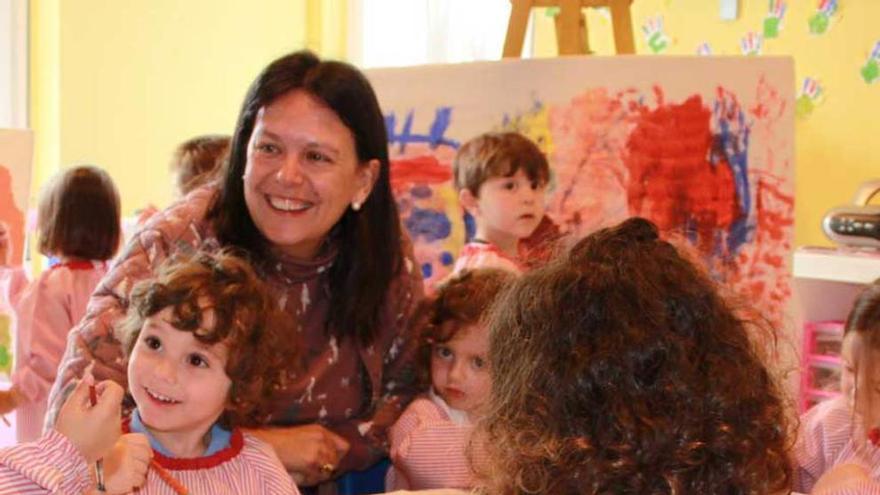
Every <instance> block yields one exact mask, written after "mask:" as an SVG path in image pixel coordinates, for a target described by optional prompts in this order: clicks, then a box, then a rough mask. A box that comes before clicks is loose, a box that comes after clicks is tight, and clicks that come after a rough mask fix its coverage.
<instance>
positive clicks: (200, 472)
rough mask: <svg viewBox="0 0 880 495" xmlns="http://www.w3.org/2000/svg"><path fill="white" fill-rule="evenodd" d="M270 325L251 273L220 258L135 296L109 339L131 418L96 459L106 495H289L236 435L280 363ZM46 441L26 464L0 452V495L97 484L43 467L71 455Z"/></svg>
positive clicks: (61, 439) (281, 345)
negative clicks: (113, 340)
mask: <svg viewBox="0 0 880 495" xmlns="http://www.w3.org/2000/svg"><path fill="white" fill-rule="evenodd" d="M277 314H278V312H277V309H276V305H275V303H274V302H273V299H272V297H271V296H270V294H269V292H268V291H267V288H266V287H265V285H264V284H262V283H261V282H260V281H259V279H258V278H257V276H256V275H255V274H254V272H253V270H252V269H251V267H250V264H249V263H248V262H247V261H245V260H243V259H240V258H238V257H236V256H234V255H232V254H231V253H230V252H227V251H220V252H215V253H213V254H208V253H204V252H197V253H195V254H191V255H181V256H178V257H173V258H170V259H169V260H168V261H167V262H166V263H164V264H163V265H162V267H161V268H160V270H159V272H158V274H157V276H156V278H154V279H149V280H145V281H143V282H140V283H138V284H137V285H135V287H134V288H133V289H132V292H131V302H130V305H129V310H128V313H127V315H126V317H125V319H124V320H123V321H122V323H121V325H120V326H119V327H118V328H117V333H118V336H119V338H120V340H121V341H122V343H123V346H124V349H125V351H126V355H127V357H128V387H129V395H130V396H131V398H133V399H134V402H135V404H136V406H137V407H136V408H135V409H134V410H133V411H132V412H131V414H130V416H128V417H126V418H125V419H124V420H123V421H122V430H123V432H124V433H125V434H123V435H122V436H121V437H119V439H118V440H117V441H116V443H115V445H114V446H113V447H112V448H111V449H110V450H109V452H107V453H105V454H104V456H103V466H104V475H105V476H104V480H105V485H106V491H107V492H108V493H130V492H131V491H133V490H136V491H137V493H139V494H142V495H150V494H168V495H175V494H178V493H182V491H181V490H183V489H185V490H186V491H187V492H188V493H194V494H203V493H204V494H207V493H210V494H212V495H224V494H228V495H233V494H236V495H238V494H245V493H255V494H256V493H260V494H298V493H299V491H298V490H297V488H296V486H295V485H294V483H293V481H292V479H291V477H290V475H288V474H287V472H286V471H285V469H284V467H283V466H282V465H281V461H280V460H279V459H278V457H277V456H276V455H275V453H274V451H273V450H272V447H271V446H270V445H268V444H266V443H264V442H262V441H261V440H258V439H257V438H256V437H253V436H251V435H250V434H248V433H244V432H242V430H241V429H239V428H238V426H247V425H257V424H260V422H261V421H262V420H264V419H265V415H266V414H267V413H268V410H269V408H270V403H271V400H270V399H271V397H272V395H273V393H274V390H275V388H276V387H277V386H278V380H279V379H280V374H279V370H281V369H283V367H282V366H281V363H282V362H283V361H284V359H285V357H286V356H290V352H289V349H288V348H287V346H288V344H286V342H285V339H284V338H283V335H282V333H281V332H280V331H276V330H273V329H274V328H279V327H278V325H272V324H270V322H271V321H272V319H273V318H276V317H277ZM86 376H87V377H90V376H91V375H90V373H87V375H86ZM65 407H67V406H65ZM60 424H61V423H60V420H59V425H60ZM59 428H60V426H59ZM117 430H118V428H117ZM59 431H62V430H59ZM57 433H58V432H55V431H50V432H49V433H47V435H45V436H44V437H43V438H41V439H40V442H38V443H37V444H28V445H21V446H18V447H19V448H20V449H28V450H27V452H30V453H31V454H33V457H32V458H31V460H30V461H25V460H22V459H24V457H23V456H22V455H21V452H17V451H14V450H13V451H12V452H0V464H2V465H3V467H2V468H0V485H2V484H3V483H4V482H9V483H13V482H14V483H15V484H16V486H18V487H20V488H22V489H25V488H27V490H28V491H27V493H55V492H57V491H58V490H59V489H60V487H65V489H64V493H68V492H70V493H89V492H90V491H91V490H92V489H93V488H94V486H95V484H96V481H97V480H96V479H95V477H94V476H92V477H91V478H89V477H86V479H85V480H84V479H83V473H82V459H77V460H78V462H68V461H65V462H62V463H60V464H58V461H59V460H58V459H57V458H56V457H54V456H52V455H51V452H53V451H55V450H56V449H57V451H68V452H70V451H71V449H70V447H71V445H70V443H71V441H70V439H69V438H65V436H62V435H58V434H57ZM73 443H74V445H76V442H73ZM83 457H85V458H87V459H88V456H87V455H85V454H84V455H83ZM41 463H42V464H41ZM43 464H45V465H43ZM47 473H48V474H47ZM169 479H170V480H171V481H169ZM23 480H24V481H23ZM27 480H29V481H30V482H32V483H31V485H33V487H32V488H31V485H28V484H27ZM173 485H177V487H175V486H173ZM3 493H5V492H4V491H3V490H2V489H0V494H3Z"/></svg>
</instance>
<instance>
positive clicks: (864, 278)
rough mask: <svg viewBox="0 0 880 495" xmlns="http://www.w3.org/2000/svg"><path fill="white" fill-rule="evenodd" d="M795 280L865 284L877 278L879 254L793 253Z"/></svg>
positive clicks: (840, 251) (804, 250)
mask: <svg viewBox="0 0 880 495" xmlns="http://www.w3.org/2000/svg"><path fill="white" fill-rule="evenodd" d="M793 275H794V277H795V278H806V279H816V280H825V281H829V282H844V283H849V284H867V283H871V282H873V281H874V280H876V279H878V278H880V251H877V250H872V251H869V250H855V249H840V248H838V249H833V248H817V247H803V248H799V249H798V250H796V251H795V252H794V267H793Z"/></svg>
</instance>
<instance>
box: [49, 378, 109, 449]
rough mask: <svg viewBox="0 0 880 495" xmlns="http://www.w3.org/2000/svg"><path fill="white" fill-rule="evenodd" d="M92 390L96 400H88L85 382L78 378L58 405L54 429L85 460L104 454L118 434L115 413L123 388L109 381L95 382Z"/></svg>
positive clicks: (87, 387)
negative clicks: (64, 400) (63, 401)
mask: <svg viewBox="0 0 880 495" xmlns="http://www.w3.org/2000/svg"><path fill="white" fill-rule="evenodd" d="M95 390H96V392H97V397H98V402H97V403H96V404H95V405H94V406H92V405H91V403H90V401H89V382H88V380H80V381H79V383H77V384H76V388H74V389H73V392H72V393H71V394H70V397H68V398H67V401H66V402H65V403H64V405H63V406H61V410H60V411H59V412H58V419H57V421H56V422H55V429H56V430H58V432H59V433H61V434H62V435H64V436H66V437H67V438H68V439H70V441H71V442H72V443H73V444H74V445H76V448H77V449H79V451H80V453H82V455H83V457H85V458H86V461H87V462H90V463H91V462H94V461H95V460H96V459H100V458H101V457H103V456H104V453H105V452H106V451H107V449H109V448H110V447H111V446H112V445H113V443H114V442H116V440H117V439H118V438H119V434H120V425H119V414H120V410H121V407H122V406H121V404H122V395H123V393H124V392H123V390H122V387H120V386H119V384H117V383H115V382H112V381H104V382H101V383H99V384H98V385H97V386H96V387H95Z"/></svg>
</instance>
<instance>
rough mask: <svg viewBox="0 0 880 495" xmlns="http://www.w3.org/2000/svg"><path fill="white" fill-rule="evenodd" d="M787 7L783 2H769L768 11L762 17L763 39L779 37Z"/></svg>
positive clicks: (781, 0) (776, 0) (777, 0)
mask: <svg viewBox="0 0 880 495" xmlns="http://www.w3.org/2000/svg"><path fill="white" fill-rule="evenodd" d="M787 8H788V6H787V5H786V3H785V0H770V9H769V11H768V12H767V16H766V17H764V38H767V39H771V38H776V37H778V36H779V30H780V29H782V19H783V18H784V17H785V11H786V9H787Z"/></svg>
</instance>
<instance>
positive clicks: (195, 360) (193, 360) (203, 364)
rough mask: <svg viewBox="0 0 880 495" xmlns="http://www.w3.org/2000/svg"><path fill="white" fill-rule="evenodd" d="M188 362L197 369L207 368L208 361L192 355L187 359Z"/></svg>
mask: <svg viewBox="0 0 880 495" xmlns="http://www.w3.org/2000/svg"><path fill="white" fill-rule="evenodd" d="M187 361H188V362H189V364H190V365H192V366H195V367H197V368H207V367H208V360H207V359H205V358H204V357H202V356H200V355H198V354H190V355H189V356H188V357H187Z"/></svg>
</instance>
